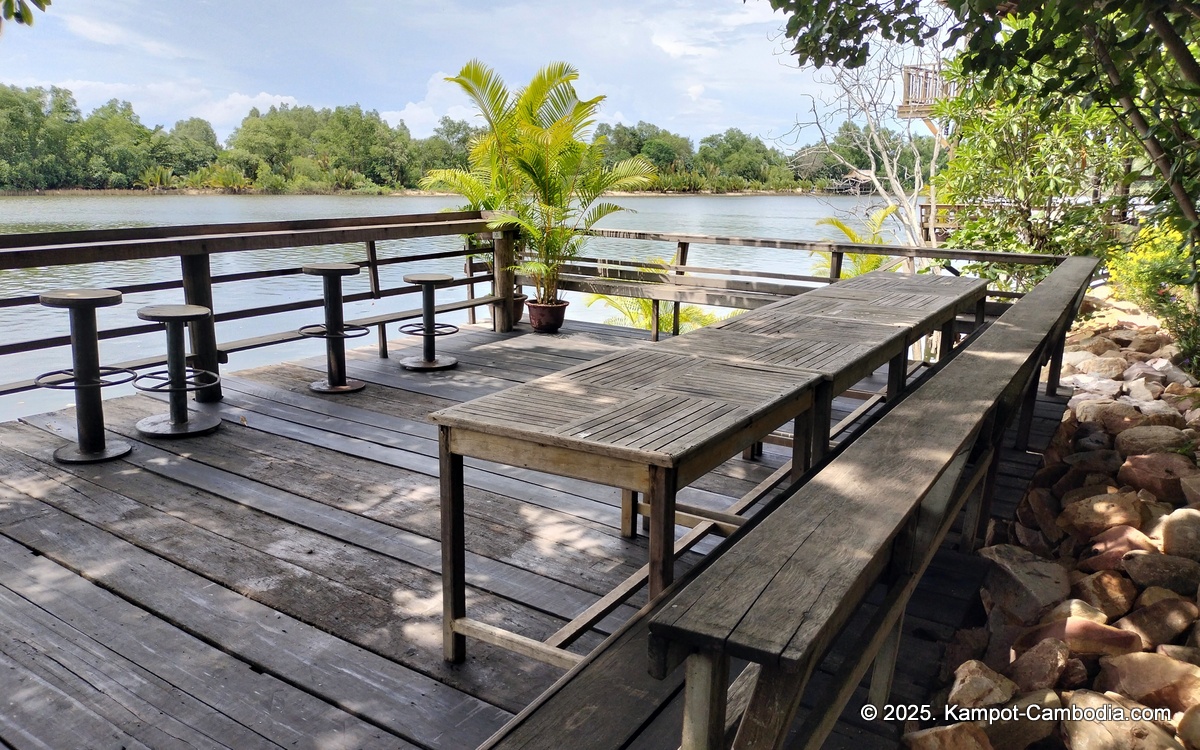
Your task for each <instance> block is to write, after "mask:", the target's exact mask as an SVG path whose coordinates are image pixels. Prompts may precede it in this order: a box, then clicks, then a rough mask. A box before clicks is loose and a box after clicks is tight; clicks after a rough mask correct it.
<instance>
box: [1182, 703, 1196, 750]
mask: <svg viewBox="0 0 1200 750" xmlns="http://www.w3.org/2000/svg"><path fill="white" fill-rule="evenodd" d="M1176 737H1177V738H1178V739H1179V740H1180V741H1181V742H1182V743H1183V746H1184V747H1185V748H1187V750H1200V706H1192V707H1191V708H1189V709H1188V710H1186V711H1184V712H1183V718H1181V719H1180V720H1179V730H1178V731H1177V732H1176Z"/></svg>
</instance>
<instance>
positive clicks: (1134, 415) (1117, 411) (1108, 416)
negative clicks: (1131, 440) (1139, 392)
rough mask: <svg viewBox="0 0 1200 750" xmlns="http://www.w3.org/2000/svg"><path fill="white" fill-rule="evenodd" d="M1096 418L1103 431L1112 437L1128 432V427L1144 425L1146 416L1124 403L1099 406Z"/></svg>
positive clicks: (1129, 404) (1134, 407) (1131, 405)
mask: <svg viewBox="0 0 1200 750" xmlns="http://www.w3.org/2000/svg"><path fill="white" fill-rule="evenodd" d="M1096 416H1097V418H1098V420H1099V422H1100V423H1101V424H1103V425H1104V429H1106V430H1108V431H1109V433H1111V434H1113V435H1119V434H1120V433H1122V432H1124V431H1125V430H1128V429H1129V428H1130V427H1140V426H1141V425H1143V424H1145V423H1146V416H1145V415H1144V414H1142V413H1141V412H1140V411H1138V408H1137V407H1136V406H1134V405H1133V404H1131V403H1128V402H1126V401H1117V402H1116V403H1112V404H1107V405H1105V406H1101V407H1100V408H1098V409H1097V410H1096Z"/></svg>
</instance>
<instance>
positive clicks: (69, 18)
mask: <svg viewBox="0 0 1200 750" xmlns="http://www.w3.org/2000/svg"><path fill="white" fill-rule="evenodd" d="M62 20H63V22H64V23H66V25H67V31H69V32H71V33H72V34H74V35H75V36H77V37H80V38H82V39H86V40H88V41H89V42H96V43H97V44H105V45H111V46H114V47H128V48H132V49H134V50H140V51H141V52H144V53H146V54H148V55H151V56H153V57H158V58H168V59H173V58H181V57H184V56H185V55H184V53H183V51H182V50H180V49H179V48H177V47H175V46H173V45H170V44H167V43H165V42H161V41H158V40H156V39H149V38H147V37H144V36H141V35H140V34H136V33H134V32H132V31H130V30H129V29H128V28H126V27H124V26H120V25H118V24H115V23H110V22H108V21H100V20H97V19H94V18H85V17H83V16H75V15H66V16H63V17H62Z"/></svg>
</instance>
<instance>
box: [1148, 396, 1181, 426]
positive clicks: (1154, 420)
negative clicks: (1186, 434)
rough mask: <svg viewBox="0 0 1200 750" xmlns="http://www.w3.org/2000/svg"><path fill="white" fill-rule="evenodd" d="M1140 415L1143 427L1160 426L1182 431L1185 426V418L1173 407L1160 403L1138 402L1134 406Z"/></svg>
mask: <svg viewBox="0 0 1200 750" xmlns="http://www.w3.org/2000/svg"><path fill="white" fill-rule="evenodd" d="M1135 406H1136V407H1137V410H1138V411H1140V412H1141V413H1142V416H1143V417H1144V419H1143V420H1142V425H1143V426H1150V425H1162V426H1164V427H1175V428H1177V429H1183V428H1184V427H1186V426H1187V418H1186V417H1184V416H1183V415H1182V414H1180V413H1179V410H1178V409H1176V408H1175V407H1174V406H1172V405H1170V404H1168V403H1164V402H1162V401H1139V402H1137V403H1136V404H1135Z"/></svg>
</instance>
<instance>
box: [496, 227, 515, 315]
mask: <svg viewBox="0 0 1200 750" xmlns="http://www.w3.org/2000/svg"><path fill="white" fill-rule="evenodd" d="M516 239H517V233H516V230H513V229H505V230H504V231H501V232H492V268H493V269H494V270H493V272H492V277H493V281H492V294H494V295H495V296H497V297H499V298H500V300H499V301H498V302H496V303H494V304H493V305H492V325H493V327H494V328H495V329H496V332H497V333H508V332H509V331H511V330H512V329H513V314H512V302H513V282H514V280H515V279H514V274H513V270H512V267H513V264H514V263H516V259H515V257H514V246H515V245H516Z"/></svg>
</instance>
